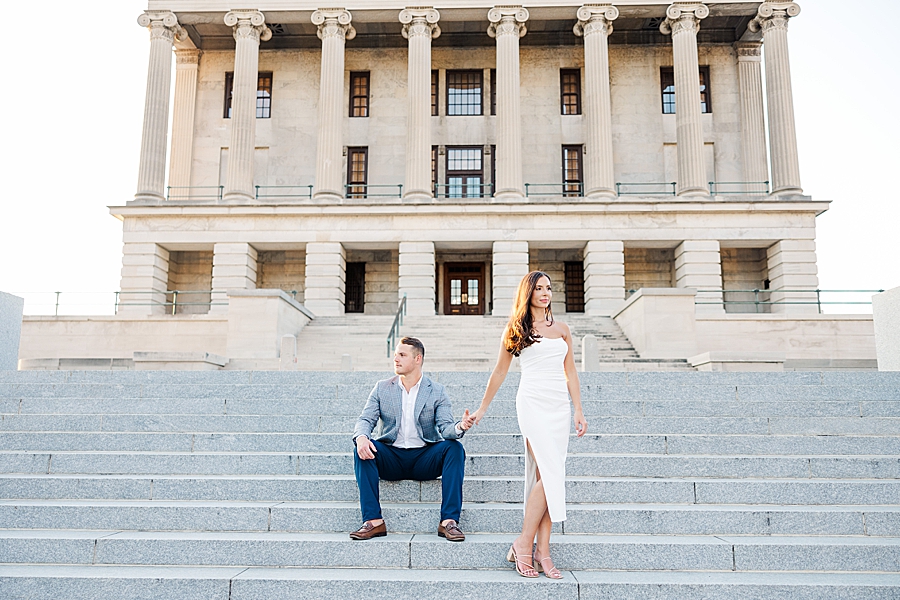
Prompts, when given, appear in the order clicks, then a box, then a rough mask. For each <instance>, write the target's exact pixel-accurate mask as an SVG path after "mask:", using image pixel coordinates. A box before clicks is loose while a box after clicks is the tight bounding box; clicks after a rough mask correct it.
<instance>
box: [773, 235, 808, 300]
mask: <svg viewBox="0 0 900 600" xmlns="http://www.w3.org/2000/svg"><path fill="white" fill-rule="evenodd" d="M767 262H768V270H769V271H768V273H769V276H768V279H769V289H770V290H771V292H772V293H771V295H770V297H769V300H770V301H771V302H772V303H773V304H772V312H773V313H817V312H819V307H818V305H817V304H816V300H817V294H816V289H818V287H819V275H818V269H817V267H816V242H815V240H782V241H780V242H778V243H776V244H774V245H773V246H772V247H771V248H769V250H768V253H767ZM795 303H802V304H795Z"/></svg>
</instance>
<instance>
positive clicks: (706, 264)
mask: <svg viewBox="0 0 900 600" xmlns="http://www.w3.org/2000/svg"><path fill="white" fill-rule="evenodd" d="M675 287H679V288H694V289H696V290H701V291H698V292H697V302H698V303H699V304H697V311H698V312H701V313H705V312H724V311H725V307H724V304H722V300H723V298H722V256H721V251H720V248H719V242H717V241H715V240H702V241H686V242H682V243H681V244H679V245H678V247H677V248H675Z"/></svg>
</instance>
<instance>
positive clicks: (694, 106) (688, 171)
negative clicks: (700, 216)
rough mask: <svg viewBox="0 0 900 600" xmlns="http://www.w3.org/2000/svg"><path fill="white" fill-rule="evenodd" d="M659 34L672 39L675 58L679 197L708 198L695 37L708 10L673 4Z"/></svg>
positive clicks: (698, 5) (667, 12) (701, 6)
mask: <svg viewBox="0 0 900 600" xmlns="http://www.w3.org/2000/svg"><path fill="white" fill-rule="evenodd" d="M666 16H667V17H668V18H667V19H666V20H665V21H664V22H663V24H662V25H660V31H662V32H663V33H664V34H666V35H671V36H672V50H673V54H674V57H675V100H676V104H677V106H676V114H675V128H676V141H677V143H678V195H679V196H707V195H709V187H708V185H707V184H708V183H709V182H708V181H707V177H706V163H705V161H704V160H703V123H702V121H701V120H700V118H701V117H700V115H701V113H700V64H699V55H698V53H697V33H698V32H699V31H700V20H701V19H705V18H706V17H708V16H709V8H708V7H707V6H706V5H705V4H700V3H697V2H675V3H674V4H672V5H671V6H669V8H668V9H667V10H666Z"/></svg>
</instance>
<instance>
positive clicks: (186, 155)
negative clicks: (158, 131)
mask: <svg viewBox="0 0 900 600" xmlns="http://www.w3.org/2000/svg"><path fill="white" fill-rule="evenodd" d="M199 65H200V51H199V50H196V49H185V50H176V51H175V109H174V111H173V113H172V153H171V157H170V159H169V160H170V162H169V187H172V188H176V189H175V190H174V195H176V196H187V195H188V194H187V193H186V192H188V190H186V189H184V188H187V187H189V186H190V185H191V161H192V160H193V146H194V113H195V111H196V105H197V69H198V68H199ZM179 188H180V189H179Z"/></svg>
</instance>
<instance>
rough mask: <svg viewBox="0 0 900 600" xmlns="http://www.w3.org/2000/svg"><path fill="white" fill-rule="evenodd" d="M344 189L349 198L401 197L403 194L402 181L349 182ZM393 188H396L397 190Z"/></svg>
mask: <svg viewBox="0 0 900 600" xmlns="http://www.w3.org/2000/svg"><path fill="white" fill-rule="evenodd" d="M344 190H345V192H344V193H345V196H346V197H347V198H399V197H401V196H403V184H402V183H390V184H377V185H371V184H362V183H352V184H351V183H348V184H347V185H345V186H344ZM373 190H374V192H373ZM392 190H396V192H394V191H392Z"/></svg>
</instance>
